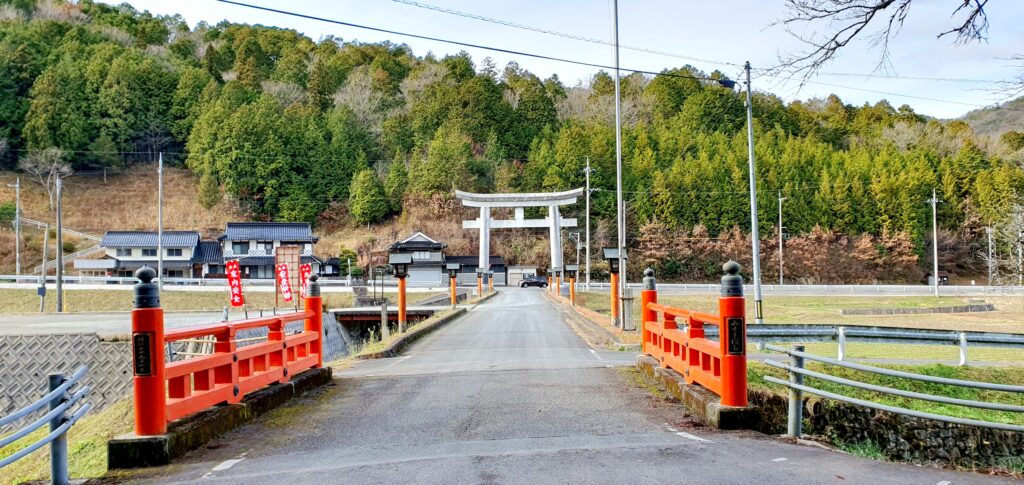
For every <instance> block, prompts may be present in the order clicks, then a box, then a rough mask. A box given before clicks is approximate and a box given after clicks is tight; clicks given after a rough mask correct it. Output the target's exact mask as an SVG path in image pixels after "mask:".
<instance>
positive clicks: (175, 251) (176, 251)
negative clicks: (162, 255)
mask: <svg viewBox="0 0 1024 485" xmlns="http://www.w3.org/2000/svg"><path fill="white" fill-rule="evenodd" d="M174 256H181V248H167V257H169V258H170V257H174Z"/></svg>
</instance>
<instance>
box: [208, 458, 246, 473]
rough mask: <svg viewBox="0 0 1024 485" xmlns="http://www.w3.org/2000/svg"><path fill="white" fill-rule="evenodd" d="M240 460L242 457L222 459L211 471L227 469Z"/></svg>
mask: <svg viewBox="0 0 1024 485" xmlns="http://www.w3.org/2000/svg"><path fill="white" fill-rule="evenodd" d="M240 461H242V458H238V459H234V460H224V461H222V462H221V463H220V465H217V466H215V467H213V471H215V472H222V471H224V470H227V469H229V468H231V467H233V466H235V465H237V464H238V462H240Z"/></svg>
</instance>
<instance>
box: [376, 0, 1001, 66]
mask: <svg viewBox="0 0 1024 485" xmlns="http://www.w3.org/2000/svg"><path fill="white" fill-rule="evenodd" d="M391 1H392V2H395V3H401V4H405V5H409V6H413V7H417V8H422V9H426V10H432V11H435V12H440V13H446V14H450V15H455V16H459V17H464V18H469V19H473V20H479V21H482V22H488V23H492V24H497V25H503V26H506V27H512V28H516V29H521V30H528V31H532V32H539V33H542V34H547V35H553V36H557V37H564V38H567V39H573V40H578V41H582V42H590V43H592V44H602V45H608V46H611V45H613V44H612V43H611V42H609V41H606V40H603V39H597V38H594V37H586V36H583V35H577V34H571V33H567V32H560V31H557V30H550V29H544V28H541V27H534V26H531V25H525V24H519V23H515V22H511V21H508V20H502V19H497V18H493V17H485V16H483V15H477V14H473V13H469V12H463V11H460V10H454V9H450V8H443V7H438V6H436V5H430V4H426V3H421V2H415V1H412V0H391ZM619 47H620V48H622V49H628V50H632V51H637V52H644V53H648V54H656V55H660V56H666V57H675V58H677V59H683V60H687V61H694V62H704V63H707V64H714V65H719V66H734V67H740V68H742V67H743V65H742V64H739V63H735V62H729V61H722V60H716V59H708V58H705V57H695V56H690V55H684V54H678V53H674V52H666V51H662V50H657V49H650V48H647V47H640V46H633V45H627V44H619ZM757 70H758V71H762V72H768V71H769V70H768V69H757ZM817 74H819V75H822V76H836V77H860V78H875V79H903V80H912V81H939V82H951V83H982V84H995V83H999V82H1002V81H995V80H991V79H967V78H949V77H930V76H902V75H898V74H877V73H851V72H828V71H824V72H818V73H817ZM770 77H773V76H770Z"/></svg>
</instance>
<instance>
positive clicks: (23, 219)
mask: <svg viewBox="0 0 1024 485" xmlns="http://www.w3.org/2000/svg"><path fill="white" fill-rule="evenodd" d="M18 219H19V220H20V221H21V223H22V224H29V225H33V226H36V227H38V228H40V229H45V228H48V227H53V228H56V227H57V226H56V225H53V224H47V223H45V222H42V221H37V220H34V219H29V218H27V217H19V218H18ZM61 231H63V232H65V233H68V234H71V235H72V236H76V237H80V238H82V239H88V240H90V241H96V242H100V240H101V238H100V237H99V236H94V235H92V234H86V233H84V232H81V231H76V230H74V229H68V228H66V227H65V228H62V229H61Z"/></svg>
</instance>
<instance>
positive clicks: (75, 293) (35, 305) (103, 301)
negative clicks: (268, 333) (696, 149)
mask: <svg viewBox="0 0 1024 485" xmlns="http://www.w3.org/2000/svg"><path fill="white" fill-rule="evenodd" d="M438 294H440V293H410V294H409V304H415V303H417V302H419V301H422V300H423V299H425V298H429V297H431V296H435V295H438ZM65 295H66V296H65V298H64V305H65V310H66V311H69V312H120V311H125V312H126V311H130V310H131V309H132V298H133V296H132V295H133V294H132V292H131V291H125V290H68V291H65ZM323 299H324V304H325V305H327V308H345V307H350V306H352V294H351V293H324V294H323ZM245 300H246V306H247V307H248V308H250V309H258V308H271V307H273V306H274V294H273V293H270V292H266V293H264V292H260V293H257V292H250V293H247V294H246V295H245ZM388 300H389V301H392V302H394V301H396V300H397V294H395V293H390V294H388ZM160 301H161V304H162V305H163V308H164V310H167V311H198V310H202V311H219V310H221V309H222V308H224V306H225V305H226V304H228V299H227V290H226V289H225V290H224V291H223V292H219V291H167V290H165V291H164V292H163V293H162V294H161V295H160ZM55 305H56V292H55V291H54V290H52V289H51V290H50V291H48V292H47V293H46V310H47V311H53V309H54V307H55ZM278 306H279V307H289V306H291V304H289V303H285V302H284V300H281V301H280V302H279V303H278ZM37 311H39V297H38V296H36V292H35V290H22V289H0V314H10V313H35V312H37Z"/></svg>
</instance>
